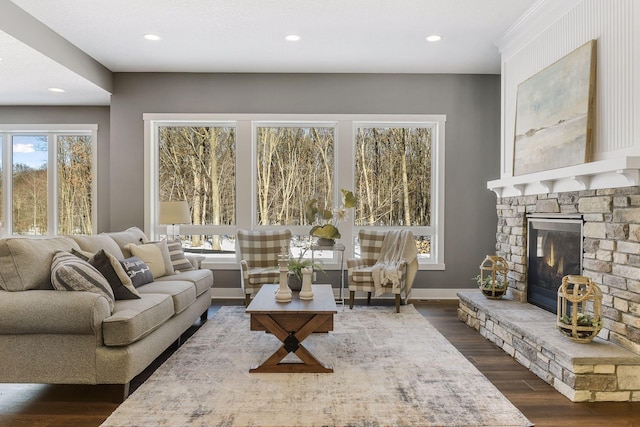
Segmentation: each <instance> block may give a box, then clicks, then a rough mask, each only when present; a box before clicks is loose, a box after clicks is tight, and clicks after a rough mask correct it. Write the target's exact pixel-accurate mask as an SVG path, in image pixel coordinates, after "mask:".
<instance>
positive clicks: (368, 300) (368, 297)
mask: <svg viewBox="0 0 640 427" xmlns="http://www.w3.org/2000/svg"><path fill="white" fill-rule="evenodd" d="M370 304H371V292H367V305H370Z"/></svg>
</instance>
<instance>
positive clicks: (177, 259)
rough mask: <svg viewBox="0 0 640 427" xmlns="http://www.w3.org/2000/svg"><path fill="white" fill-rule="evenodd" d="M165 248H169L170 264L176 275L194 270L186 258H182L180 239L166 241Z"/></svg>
mask: <svg viewBox="0 0 640 427" xmlns="http://www.w3.org/2000/svg"><path fill="white" fill-rule="evenodd" d="M167 247H168V248H169V255H170V256H171V264H172V265H173V269H174V270H175V272H176V273H179V272H181V271H191V270H195V269H194V268H193V265H192V264H191V263H190V262H189V260H188V259H187V257H185V256H184V251H183V250H182V242H181V241H180V239H176V240H167Z"/></svg>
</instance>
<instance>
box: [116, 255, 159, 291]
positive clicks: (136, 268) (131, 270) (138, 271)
mask: <svg viewBox="0 0 640 427" xmlns="http://www.w3.org/2000/svg"><path fill="white" fill-rule="evenodd" d="M120 265H122V268H124V271H125V272H126V273H127V275H128V276H129V278H130V279H131V283H133V286H134V287H136V288H137V287H139V286H142V285H146V284H147V283H151V282H153V274H151V270H150V269H149V266H148V265H147V264H145V263H144V261H142V260H141V259H140V258H138V257H134V256H132V257H131V258H127V259H125V260H124V261H120Z"/></svg>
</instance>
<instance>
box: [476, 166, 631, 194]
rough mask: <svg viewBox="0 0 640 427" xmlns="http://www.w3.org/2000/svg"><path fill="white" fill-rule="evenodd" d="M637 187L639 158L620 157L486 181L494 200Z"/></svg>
mask: <svg viewBox="0 0 640 427" xmlns="http://www.w3.org/2000/svg"><path fill="white" fill-rule="evenodd" d="M634 185H640V156H624V157H618V158H615V159H608V160H599V161H595V162H591V163H584V164H581V165H575V166H569V167H566V168H561V169H552V170H548V171H543V172H536V173H531V174H527V175H519V176H510V177H504V178H501V179H496V180H493V181H489V182H487V188H488V189H489V190H491V191H493V192H494V193H496V195H497V196H498V197H500V198H501V197H515V196H527V195H533V194H545V193H559V192H565V191H583V190H596V189H600V188H618V187H630V186H634Z"/></svg>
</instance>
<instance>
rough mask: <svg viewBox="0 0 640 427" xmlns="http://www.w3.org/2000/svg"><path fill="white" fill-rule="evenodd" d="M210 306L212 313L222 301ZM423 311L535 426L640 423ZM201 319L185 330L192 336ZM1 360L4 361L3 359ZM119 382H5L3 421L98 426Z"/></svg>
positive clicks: (624, 408)
mask: <svg viewBox="0 0 640 427" xmlns="http://www.w3.org/2000/svg"><path fill="white" fill-rule="evenodd" d="M239 303H240V302H239V301H238V302H220V303H216V304H214V305H213V306H212V307H211V309H210V310H209V317H211V316H212V315H213V314H214V313H215V312H216V311H217V310H218V309H219V308H220V306H221V305H227V304H239ZM415 306H416V308H418V310H419V311H420V313H422V315H424V316H425V317H426V318H427V319H428V320H429V321H430V322H431V323H432V324H433V325H434V326H435V327H436V328H437V329H438V330H439V331H440V332H441V333H442V334H443V335H444V336H445V337H446V338H447V339H448V340H449V341H450V342H451V343H452V344H453V345H454V346H455V347H456V348H457V349H458V350H459V351H460V352H461V353H462V354H464V355H465V356H466V357H467V359H469V360H470V361H471V362H472V363H473V364H474V365H475V366H476V367H477V368H478V369H479V370H480V371H481V372H482V373H483V374H484V375H485V376H486V377H487V378H488V379H489V380H490V381H491V382H492V383H493V384H495V386H496V387H497V388H498V389H499V390H500V391H501V392H502V393H503V394H504V395H505V396H506V397H507V398H508V399H509V400H510V401H511V402H512V403H513V404H514V405H515V406H516V407H518V409H520V410H521V411H522V412H523V413H524V414H525V416H527V418H529V420H531V421H532V422H534V423H535V425H536V426H563V427H564V426H567V427H570V426H580V427H585V426H589V427H592V426H593V427H595V426H607V427H618V426H639V427H640V402H637V403H572V402H571V401H569V400H568V399H567V398H565V397H564V396H562V395H561V394H560V393H558V392H556V391H555V390H554V389H553V388H552V387H550V386H549V385H548V384H546V383H545V382H544V381H542V380H540V379H539V378H538V377H536V376H535V375H533V374H532V373H531V372H529V371H528V370H527V369H525V368H524V367H522V366H521V365H520V364H518V363H517V362H516V361H515V360H513V359H512V358H511V357H509V356H508V355H506V354H505V353H504V352H503V351H502V350H500V349H499V348H497V347H496V346H494V345H493V344H491V343H490V342H488V341H487V340H485V339H484V338H482V337H481V336H480V334H478V333H477V332H475V331H473V330H472V329H470V328H468V327H467V326H465V325H464V324H463V323H462V322H460V321H458V319H457V314H456V308H457V302H453V301H429V302H416V303H415ZM198 326H199V324H198V323H196V324H195V325H194V327H192V328H191V329H190V330H189V331H187V333H185V335H184V339H188V337H189V336H191V335H192V334H193V333H194V332H195V331H196V330H197V328H198ZM174 350H175V348H172V349H169V350H168V351H166V352H165V353H164V354H163V355H162V356H161V357H159V358H158V360H156V362H155V363H154V364H153V365H152V366H151V367H150V368H149V369H147V370H146V371H145V372H143V373H142V374H141V375H140V376H138V377H137V378H136V379H135V380H134V381H133V382H132V385H131V389H132V391H135V389H136V388H137V387H138V386H139V385H140V384H142V383H143V382H144V381H145V380H146V379H147V378H148V377H149V376H150V375H151V374H152V373H153V371H154V370H155V369H156V368H157V367H158V366H160V365H161V364H162V363H163V362H164V361H165V360H166V359H167V358H168V357H169V356H170V355H171V353H172V352H173V351H174ZM0 363H2V361H0ZM118 396H119V388H116V387H109V386H73V385H64V386H61V385H40V384H0V426H3V427H4V426H12V427H13V426H29V427H31V426H33V427H38V426H43V427H44V426H48V427H54V426H55V427H57V426H60V427H62V426H64V427H67V426H79V427H81V426H87V427H92V426H99V425H100V424H101V423H102V422H103V421H104V420H105V419H106V418H107V417H108V416H109V415H110V414H111V413H112V412H113V411H114V410H115V409H116V408H117V407H118V404H117V403H114V402H115V401H117V398H118Z"/></svg>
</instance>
